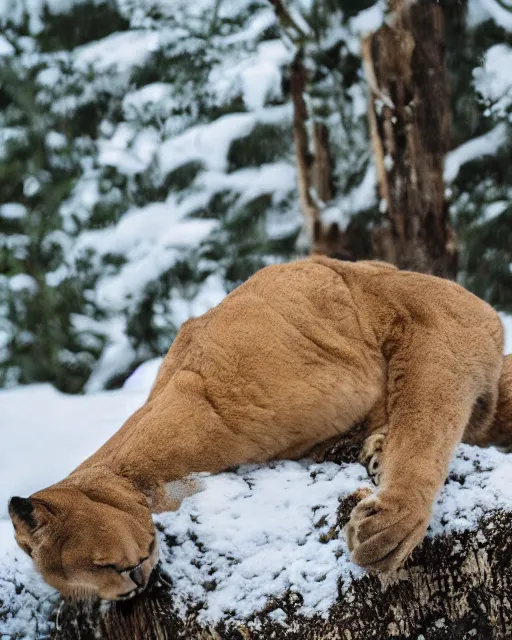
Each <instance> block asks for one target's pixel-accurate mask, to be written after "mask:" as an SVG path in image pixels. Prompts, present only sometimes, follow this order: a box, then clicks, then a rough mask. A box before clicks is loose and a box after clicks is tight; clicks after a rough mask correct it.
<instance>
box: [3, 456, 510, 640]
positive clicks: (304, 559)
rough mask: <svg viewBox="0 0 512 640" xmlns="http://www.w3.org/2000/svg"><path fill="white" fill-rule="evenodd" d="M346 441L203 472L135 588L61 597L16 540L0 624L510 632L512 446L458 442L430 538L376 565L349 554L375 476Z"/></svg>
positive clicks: (268, 633) (132, 635) (152, 631)
mask: <svg viewBox="0 0 512 640" xmlns="http://www.w3.org/2000/svg"><path fill="white" fill-rule="evenodd" d="M347 450H348V451H350V452H352V453H353V450H352V449H351V448H350V447H349V448H348V449H347V447H345V446H344V447H339V446H336V445H335V446H333V447H327V448H326V449H325V450H324V451H323V454H324V457H325V458H326V461H324V462H321V463H319V462H312V461H303V462H286V461H283V462H277V463H274V464H271V465H267V466H263V467H256V466H254V467H244V468H241V469H239V470H236V471H234V472H231V473H224V474H220V475H218V476H206V477H204V478H203V490H202V491H201V492H200V493H198V494H196V495H195V496H193V497H191V498H188V499H186V500H185V501H184V503H183V504H182V506H181V507H180V509H179V510H178V511H177V512H175V513H166V514H162V515H160V516H158V517H155V522H156V525H157V528H158V530H159V532H160V545H161V557H162V563H161V572H160V575H158V576H156V577H155V580H154V584H153V586H152V588H151V589H150V590H149V591H148V592H147V593H146V594H145V595H143V596H141V597H139V598H137V599H134V600H131V601H128V602H124V603H119V604H109V603H100V604H90V605H87V606H86V605H81V606H78V607H77V606H75V605H71V604H69V603H63V604H60V603H59V599H58V596H57V595H56V594H53V593H52V592H51V590H49V588H48V587H46V586H44V585H43V583H42V581H41V580H40V579H39V578H38V576H37V575H36V574H35V573H34V571H33V569H32V567H31V564H30V561H29V560H28V559H25V558H23V557H22V555H21V552H19V553H18V552H13V551H11V552H10V553H9V554H7V555H6V556H5V557H2V558H0V637H1V638H5V639H6V640H14V639H16V640H18V639H22V638H27V639H28V638H30V639H39V638H41V639H42V638H53V639H54V640H71V639H73V640H75V639H78V638H80V640H92V639H93V638H102V639H103V640H121V639H123V640H127V639H134V640H142V639H143V640H162V639H163V640H167V639H168V640H171V639H172V640H175V639H176V640H177V639H184V640H188V639H192V638H193V639H203V640H210V639H211V640H221V639H222V640H223V639H226V640H228V639H229V640H260V639H261V640H263V639H267V638H268V639H270V638H272V639H275V640H279V639H281V638H283V639H284V638H286V639H290V640H299V639H300V640H308V639H311V640H313V639H315V640H316V639H325V640H327V639H329V640H330V639H333V640H334V639H336V640H358V639H364V640H367V639H369V638H377V639H382V638H415V639H421V638H423V639H425V640H430V639H432V640H441V639H450V640H457V639H461V640H462V639H466V638H467V639H470V638H475V639H484V638H485V639H486V640H488V639H495V638H496V639H497V638H510V637H512V571H511V569H512V491H511V489H510V488H511V487H512V456H510V455H506V454H502V453H500V452H498V451H496V450H494V449H488V450H483V449H477V448H474V447H470V446H467V445H461V446H460V447H459V448H458V450H457V453H456V456H455V458H454V460H453V463H452V466H451V471H450V475H449V478H448V480H447V482H446V484H445V486H444V488H443V490H442V492H441V494H440V496H439V498H438V500H437V502H436V504H435V506H434V510H433V514H432V519H431V524H430V528H429V532H428V535H427V538H426V539H425V541H424V543H423V544H422V545H421V547H420V548H418V549H417V550H416V551H415V553H414V554H413V556H412V557H411V558H410V559H409V561H408V562H407V564H406V566H405V568H403V569H402V570H400V571H398V572H397V573H395V574H393V575H387V576H379V575H367V574H366V573H364V572H363V571H362V570H360V569H359V568H358V567H357V566H355V565H353V564H352V563H351V562H350V559H349V557H348V553H347V547H346V544H345V540H344V536H343V532H342V530H343V527H344V525H345V524H346V522H347V520H348V516H349V513H350V511H351V509H352V507H353V506H354V504H355V503H356V500H357V499H358V493H359V494H361V493H363V492H364V491H365V490H366V491H367V490H368V489H369V488H370V483H369V481H368V478H367V474H366V471H365V469H364V468H363V467H362V466H360V465H359V464H357V463H355V462H347V461H341V458H340V451H343V452H344V453H346V452H347ZM337 462H341V463H340V464H337ZM358 489H362V490H363V491H359V492H358V491H357V490H358ZM354 492H355V495H353V494H354Z"/></svg>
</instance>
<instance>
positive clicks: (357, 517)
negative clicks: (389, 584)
mask: <svg viewBox="0 0 512 640" xmlns="http://www.w3.org/2000/svg"><path fill="white" fill-rule="evenodd" d="M420 504H421V503H420ZM429 518H430V512H429V509H428V508H426V507H425V506H424V505H421V506H418V505H417V504H415V503H414V501H411V500H408V499H405V498H400V497H399V496H394V495H392V494H389V493H385V492H383V493H381V494H379V495H372V496H370V497H368V498H365V499H364V500H362V501H361V502H360V503H359V504H358V505H357V506H356V507H354V509H353V510H352V513H351V515H350V520H349V522H348V524H347V526H346V528H345V531H346V536H347V543H348V547H349V549H350V551H351V553H352V560H353V561H354V562H355V563H356V564H358V565H360V566H361V567H364V568H365V569H368V570H371V571H393V570H394V569H398V568H399V567H400V566H401V565H402V564H403V563H404V561H405V560H406V559H407V558H408V556H409V555H410V554H411V553H412V551H413V550H414V548H415V547H416V546H417V545H418V544H419V543H420V542H421V541H422V540H423V537H424V535H425V532H426V530H427V525H428V521H429Z"/></svg>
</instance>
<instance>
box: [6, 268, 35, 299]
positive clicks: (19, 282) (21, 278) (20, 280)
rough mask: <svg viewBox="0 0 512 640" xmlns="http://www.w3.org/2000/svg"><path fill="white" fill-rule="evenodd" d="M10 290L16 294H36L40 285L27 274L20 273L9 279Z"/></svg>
mask: <svg viewBox="0 0 512 640" xmlns="http://www.w3.org/2000/svg"><path fill="white" fill-rule="evenodd" d="M9 288H10V289H11V291H14V292H15V293H20V292H21V291H26V292H28V293H30V294H35V293H37V291H38V289H39V285H38V284H37V282H36V281H35V279H34V278H33V277H32V276H29V275H28V274H27V273H18V274H16V275H15V276H12V277H11V278H9Z"/></svg>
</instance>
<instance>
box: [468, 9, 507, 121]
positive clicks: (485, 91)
mask: <svg viewBox="0 0 512 640" xmlns="http://www.w3.org/2000/svg"><path fill="white" fill-rule="evenodd" d="M510 19H511V22H512V11H511V12H510ZM473 83H474V86H475V89H476V90H477V91H478V92H479V93H480V94H481V95H482V97H483V99H484V100H485V101H486V103H488V104H489V105H490V106H489V110H490V112H491V113H493V114H495V115H497V116H503V115H504V114H505V113H506V112H507V110H509V109H510V108H511V107H512V48H511V47H509V46H507V45H506V44H496V45H494V46H493V47H491V48H490V49H488V50H487V51H486V52H485V56H484V62H483V65H482V66H481V67H477V68H476V69H474V70H473Z"/></svg>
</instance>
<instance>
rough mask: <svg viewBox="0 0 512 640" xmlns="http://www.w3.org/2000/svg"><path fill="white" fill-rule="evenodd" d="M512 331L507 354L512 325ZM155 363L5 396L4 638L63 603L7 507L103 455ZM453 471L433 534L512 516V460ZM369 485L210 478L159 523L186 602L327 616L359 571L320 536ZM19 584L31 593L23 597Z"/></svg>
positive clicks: (36, 632) (289, 475)
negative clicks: (121, 375)
mask: <svg viewBox="0 0 512 640" xmlns="http://www.w3.org/2000/svg"><path fill="white" fill-rule="evenodd" d="M507 326H508V328H509V332H508V343H507V351H509V350H510V349H511V347H512V344H511V341H510V339H511V338H512V335H511V334H512V321H510V319H507ZM158 365H159V362H158V361H156V360H155V361H150V362H148V363H146V364H145V365H143V366H142V367H140V368H139V369H138V370H137V371H136V372H135V373H134V374H133V375H132V376H131V378H129V380H128V381H127V382H126V384H125V387H124V388H123V389H121V390H119V391H111V392H102V393H97V394H89V395H87V396H65V395H62V394H60V393H59V392H57V391H55V390H54V389H53V388H52V387H50V386H49V385H38V386H32V387H26V388H20V389H16V390H12V391H4V392H1V393H0V414H1V415H2V424H3V425H4V426H3V430H4V433H3V438H2V447H3V448H2V452H1V454H0V637H1V638H5V639H6V640H7V639H10V638H13V637H14V634H17V635H16V638H18V637H21V638H24V637H26V638H36V637H40V634H41V632H42V631H43V630H44V628H45V617H46V615H47V614H48V611H49V609H50V608H51V606H52V603H53V602H55V597H54V595H53V594H52V591H51V590H50V589H49V588H48V587H47V586H45V585H44V584H43V583H42V581H41V580H40V579H39V577H38V576H37V574H35V572H34V571H33V568H32V565H31V562H30V560H29V559H28V558H27V557H26V556H25V555H24V554H23V552H21V551H20V550H19V549H18V548H17V546H16V544H15V542H14V538H13V532H12V526H11V524H10V521H9V519H8V517H7V500H8V498H9V497H10V496H11V495H23V496H26V495H28V494H30V493H31V492H33V491H35V490H37V489H40V488H42V487H44V486H47V485H48V484H50V483H52V482H54V481H57V480H59V479H61V478H62V477H64V476H65V475H66V474H67V473H68V472H69V471H71V470H72V469H73V468H74V467H75V466H76V465H77V464H78V463H79V462H80V461H81V460H82V459H83V458H84V457H86V456H87V455H89V454H90V453H92V452H93V451H94V450H95V449H97V447H98V446H99V445H100V444H101V443H102V442H103V441H104V440H105V439H106V438H108V437H109V436H110V435H111V434H112V433H114V432H115V431H116V430H117V429H118V427H119V426H120V425H121V423H122V422H123V420H124V419H125V418H126V417H127V416H128V415H129V414H130V413H131V412H132V411H133V410H134V409H135V408H136V407H137V406H138V405H140V404H141V403H142V402H143V401H144V399H145V397H146V395H147V392H148V390H149V388H150V386H151V383H152V381H153V379H154V377H155V374H156V371H157V367H158ZM477 469H478V471H477ZM452 470H453V471H454V472H455V473H454V474H453V477H454V479H453V480H451V481H449V482H448V483H447V484H446V486H445V487H444V489H443V491H442V493H441V495H440V497H439V500H438V503H437V504H436V506H435V509H434V514H433V518H432V522H431V534H438V533H440V532H442V531H447V530H452V529H465V528H468V527H471V526H473V525H474V523H475V522H476V521H477V520H478V518H479V517H480V516H481V515H482V514H483V513H484V512H488V511H489V509H492V508H494V507H499V506H503V507H505V508H507V509H512V491H511V490H510V487H512V456H507V455H504V454H501V453H499V452H497V451H494V450H481V449H475V448H472V447H468V446H465V445H461V446H460V447H459V449H458V452H457V455H456V458H455V459H454V461H453V464H452ZM482 470H483V471H482ZM460 476H464V477H465V482H464V484H463V485H461V484H460V482H459V481H458V480H457V479H456V478H457V477H460ZM361 486H369V483H368V479H367V476H366V472H365V470H364V469H363V468H362V467H361V466H360V465H357V464H353V465H343V466H338V465H335V464H333V463H324V464H322V465H318V464H307V463H294V462H282V463H278V464H275V465H271V466H267V467H262V468H257V467H254V468H245V469H242V470H240V471H238V472H236V473H226V474H221V475H220V476H216V477H207V478H205V479H204V490H203V492H201V493H199V494H197V495H196V496H193V497H192V498H189V499H187V500H186V501H185V502H184V503H183V505H182V507H181V509H180V510H179V511H178V512H177V513H172V514H163V515H161V516H159V517H158V518H157V521H158V522H159V523H160V524H161V525H163V527H164V528H165V532H166V533H167V534H168V535H170V536H174V537H175V538H176V540H177V542H178V543H179V544H178V545H176V546H173V547H172V548H171V549H168V548H167V547H166V546H165V545H162V547H163V549H164V550H165V551H164V553H165V557H164V563H165V564H166V565H167V571H168V572H169V575H170V576H172V579H173V582H174V585H175V586H174V588H175V590H176V599H177V602H178V604H181V605H182V606H185V605H186V604H187V602H189V601H197V600H201V601H204V602H206V604H207V607H206V608H205V609H203V611H202V613H201V616H202V618H203V619H204V620H205V621H208V620H216V619H218V618H220V617H221V616H222V615H223V613H224V612H225V611H226V610H230V609H236V612H237V615H241V616H244V615H248V614H250V613H251V612H253V611H256V610H258V609H260V608H261V607H262V606H263V605H264V604H265V602H266V601H267V599H268V598H269V596H272V595H279V594H280V593H283V592H284V591H285V590H286V589H292V590H295V591H297V592H299V593H301V594H302V596H303V598H304V606H303V611H304V613H306V614H307V613H309V614H310V613H312V612H314V611H320V612H326V611H327V610H328V608H329V606H330V605H331V604H332V603H333V601H334V599H335V598H336V595H337V583H338V580H339V579H340V578H342V580H343V583H344V584H347V583H349V582H350V581H351V580H353V579H354V578H357V576H358V575H361V571H360V570H359V569H358V568H357V567H355V566H354V565H352V564H351V563H350V562H349V561H348V560H347V557H346V554H342V555H341V557H339V558H338V557H337V556H338V555H339V551H340V550H341V551H346V548H345V543H344V541H343V540H338V539H334V540H330V541H327V542H326V541H325V538H324V539H322V534H325V533H326V532H327V531H328V530H329V527H330V526H332V524H333V521H334V516H335V514H336V509H337V505H338V500H339V498H340V497H343V496H346V495H348V494H350V493H352V492H353V491H354V490H355V489H356V488H358V487H361ZM198 542H200V543H202V544H198ZM16 585H23V586H24V589H23V590H21V593H17V589H16ZM18 591H19V589H18ZM7 612H9V613H7ZM12 612H14V614H15V615H14V616H12V615H11V613H12Z"/></svg>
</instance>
